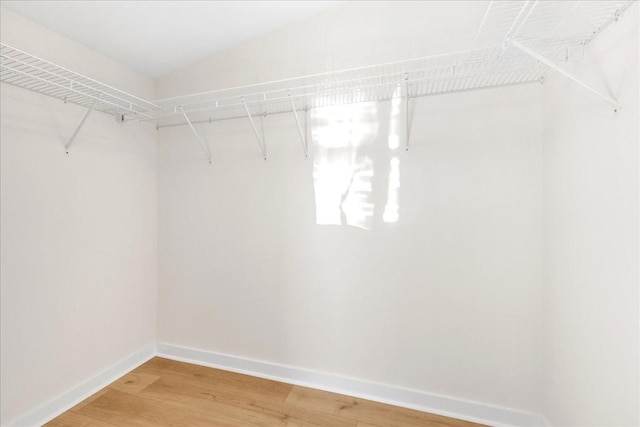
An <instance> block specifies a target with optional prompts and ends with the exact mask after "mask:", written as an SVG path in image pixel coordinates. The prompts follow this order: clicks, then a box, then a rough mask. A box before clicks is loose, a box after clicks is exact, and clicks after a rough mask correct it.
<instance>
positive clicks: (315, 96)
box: [156, 48, 547, 126]
mask: <svg viewBox="0 0 640 427" xmlns="http://www.w3.org/2000/svg"><path fill="white" fill-rule="evenodd" d="M500 52H501V49H498V48H488V49H480V50H473V51H463V52H456V53H451V54H446V55H438V56H431V57H424V58H418V59H412V60H409V61H401V62H392V63H387V64H380V65H375V66H370V67H362V68H355V69H350V70H343V71H338V72H328V73H322V74H316V75H311V76H305V77H298V78H292V79H286V80H280V81H276V82H270V83H264V84H256V85H249V86H243V87H237V88H232V89H222V90H217V91H212V92H205V93H200V94H193V95H187V96H181V97H175V98H168V99H161V100H157V101H156V103H158V104H159V105H161V106H163V107H165V109H164V111H161V112H159V113H158V114H157V116H156V119H157V120H158V121H159V122H160V123H163V125H167V123H171V121H167V120H166V119H167V118H171V117H172V116H177V115H181V114H182V110H184V112H185V113H187V114H189V116H192V117H194V118H196V119H199V120H205V118H203V117H202V116H203V115H205V116H207V117H208V118H207V120H208V119H211V120H223V119H230V118H239V117H246V116H247V114H246V110H245V105H246V106H247V108H248V109H249V111H250V112H251V114H252V115H265V114H266V115H270V114H278V113H286V112H291V111H292V105H291V104H292V103H293V105H294V107H295V109H296V110H303V109H309V108H318V107H325V106H331V105H339V104H347V103H354V102H367V101H384V100H389V99H391V98H393V97H400V96H406V95H407V94H408V96H409V97H410V98H415V97H421V96H429V95H437V94H442V93H449V92H459V91H464V90H472V89H481V88H488V87H496V86H503V85H510V84H518V83H528V82H535V81H540V79H541V78H542V77H543V76H544V74H545V73H546V70H547V67H545V66H542V65H541V64H539V63H538V62H537V61H535V60H533V59H532V58H531V57H529V56H528V55H526V54H523V53H521V52H516V53H514V54H513V55H510V56H509V57H503V58H499V55H500ZM176 123H181V121H177V122H176ZM161 126H162V125H161Z"/></svg>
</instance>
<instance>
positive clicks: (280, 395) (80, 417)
mask: <svg viewBox="0 0 640 427" xmlns="http://www.w3.org/2000/svg"><path fill="white" fill-rule="evenodd" d="M46 426H48V427H108V426H132V427H134V426H144V427H147V426H172V427H177V426H188V427H192V426H193V427H196V426H216V427H231V426H233V427H237V426H243V427H244V426H336V427H342V426H344V427H387V426H389V427H391V426H393V427H412V426H429V427H472V426H479V424H474V423H470V422H466V421H460V420H456V419H453V418H447V417H442V416H439V415H433V414H427V413H424V412H418V411H413V410H409V409H404V408H399V407H396V406H391V405H385V404H381V403H375V402H371V401H368V400H364V399H357V398H353V397H348V396H343V395H340V394H334V393H327V392H324V391H318V390H314V389H309V388H305V387H298V386H293V385H290V384H284V383H280V382H276V381H269V380H265V379H261V378H255V377H251V376H247V375H240V374H235V373H231V372H227V371H221V370H218V369H212V368H206V367H203V366H198V365H192V364H188V363H182V362H175V361H172V360H168V359H163V358H159V357H155V358H153V359H151V360H150V361H148V362H147V363H145V364H143V365H142V366H140V367H138V368H137V369H135V370H133V371H131V372H130V373H129V374H127V375H125V376H124V377H122V378H120V379H119V380H117V381H115V382H114V383H112V384H110V385H109V386H107V387H106V388H104V389H102V390H100V391H99V392H98V393H96V394H94V395H93V396H91V397H89V398H88V399H86V400H85V401H83V402H81V403H79V404H78V405H76V406H75V407H73V408H71V409H70V410H69V411H67V412H65V413H63V414H62V415H60V416H59V417H57V418H55V419H54V420H52V421H50V422H49V423H47V424H46Z"/></svg>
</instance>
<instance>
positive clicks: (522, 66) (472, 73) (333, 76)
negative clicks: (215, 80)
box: [0, 0, 634, 127]
mask: <svg viewBox="0 0 640 427" xmlns="http://www.w3.org/2000/svg"><path fill="white" fill-rule="evenodd" d="M633 1H634V0H607V1H570V0H564V1H545V0H510V1H504V0H494V1H492V2H491V3H490V5H489V7H488V9H487V12H486V13H485V16H484V19H483V21H482V23H481V25H480V28H479V30H478V32H477V34H476V37H475V39H474V41H473V45H472V47H471V49H470V50H468V51H461V52H454V53H449V54H445V55H438V56H429V57H423V58H417V59H411V60H406V61H399V62H391V63H386V64H379V65H374V66H367V67H361V68H354V69H349V70H342V71H334V72H326V73H320V74H314V75H308V76H303V77H294V78H290V79H284V80H279V81H272V82H266V83H259V84H253V85H247V86H241V87H236V88H230V89H221V90H214V91H208V92H202V93H196V94H189V95H184V96H178V97H173V98H166V99H160V100H156V101H153V102H151V101H146V100H143V99H140V98H138V97H135V96H133V95H130V94H127V93H125V92H122V91H120V90H118V89H115V88H113V87H110V86H107V85H104V84H102V83H99V82H97V81H95V80H92V79H90V78H88V77H84V76H82V75H80V74H77V73H74V72H73V71H70V70H67V69H65V68H62V67H59V66H57V65H54V64H52V63H50V62H47V61H44V60H42V59H40V58H37V57H35V56H32V55H29V54H27V53H25V52H22V51H20V50H18V49H15V48H12V47H10V46H7V45H5V44H1V45H0V52H1V59H2V61H1V67H0V70H1V73H0V77H1V79H0V80H2V81H3V82H6V83H9V84H13V85H16V86H20V87H23V88H25V89H30V90H34V91H36V92H40V93H44V94H46V95H49V96H53V97H56V98H59V99H63V100H65V101H68V102H72V103H75V104H78V105H82V106H85V107H87V108H91V107H92V106H93V108H94V109H96V110H98V111H103V112H105V113H109V114H118V115H123V117H124V119H125V120H136V119H137V120H149V121H152V122H154V123H156V124H157V125H158V126H159V127H164V126H171V125H185V124H189V120H188V118H190V119H191V122H193V123H195V122H201V121H215V120H225V119H233V118H240V117H245V118H246V117H247V116H248V115H270V114H279V113H290V112H293V111H294V110H298V111H299V110H304V109H310V108H318V107H325V106H331V105H339V104H347V103H355V102H367V101H385V100H389V99H391V98H394V97H403V98H406V99H410V98H417V97H423V96H430V95H439V94H446V93H453V92H460V91H468V90H476V89H483V88H491V87H500V86H507V85H516V84H524V83H532V82H539V81H541V80H543V79H544V78H545V77H546V76H547V74H548V73H549V72H550V71H551V70H555V71H560V72H563V71H562V68H559V67H558V66H557V64H561V63H563V62H565V61H567V59H568V56H569V55H568V52H569V50H570V49H574V48H576V47H581V46H584V45H585V44H587V43H589V41H591V40H592V39H593V38H594V37H595V36H596V35H597V34H598V33H599V32H601V31H602V30H603V29H604V28H605V27H606V26H607V25H608V24H610V23H611V22H613V21H614V20H615V19H617V18H618V17H619V16H620V15H621V14H622V13H623V12H624V11H625V10H626V9H627V8H628V7H629V6H630V5H631V4H632V3H633ZM583 86H585V87H587V89H590V88H589V87H588V86H586V85H584V84H583ZM590 90H591V91H592V92H595V91H594V90H593V89H590ZM600 96H601V97H603V98H605V99H606V98H607V97H606V96H603V95H600ZM608 101H609V102H611V103H612V104H613V103H614V102H615V100H609V99H608Z"/></svg>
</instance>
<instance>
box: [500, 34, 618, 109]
mask: <svg viewBox="0 0 640 427" xmlns="http://www.w3.org/2000/svg"><path fill="white" fill-rule="evenodd" d="M511 44H512V45H513V46H515V47H517V48H518V49H520V50H521V51H523V52H524V53H526V54H527V55H529V56H531V57H533V58H535V59H537V60H538V61H540V62H542V63H543V64H544V65H546V66H547V67H549V68H551V69H552V70H554V71H557V72H558V73H560V74H562V75H563V76H565V77H566V78H568V79H569V80H571V81H573V82H575V83H577V84H579V85H580V86H582V87H583V88H585V89H587V90H588V91H589V92H591V93H593V94H594V95H597V96H599V97H600V98H602V99H604V100H605V101H607V102H608V103H609V104H611V105H612V106H613V110H614V111H618V110H619V109H620V107H619V105H618V101H617V100H616V99H615V98H612V97H610V96H607V95H605V94H603V93H600V92H598V91H597V90H595V89H594V88H592V87H591V86H589V85H588V84H586V83H584V82H583V81H582V80H580V79H578V78H577V77H576V76H574V75H573V74H571V73H570V72H569V71H567V70H565V69H564V68H562V67H560V66H559V65H557V64H556V63H555V62H553V61H550V60H549V59H547V58H545V57H544V56H542V55H540V54H539V53H538V52H536V51H534V50H533V49H530V48H528V47H527V46H524V45H523V44H522V43H520V42H518V41H516V40H512V41H511Z"/></svg>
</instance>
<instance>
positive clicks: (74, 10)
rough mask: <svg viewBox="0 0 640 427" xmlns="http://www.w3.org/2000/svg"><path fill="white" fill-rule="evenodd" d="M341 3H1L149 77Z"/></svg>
mask: <svg viewBox="0 0 640 427" xmlns="http://www.w3.org/2000/svg"><path fill="white" fill-rule="evenodd" d="M339 3H341V2H340V1H4V0H3V1H2V2H0V4H1V5H2V7H5V8H7V9H9V10H11V11H13V12H15V13H17V14H19V15H22V16H23V17H25V18H27V19H29V20H30V21H33V22H36V23H37V24H40V25H42V26H44V27H46V28H49V29H51V30H53V31H55V32H57V33H59V34H62V35H63V36H65V37H68V38H70V39H71V40H74V41H76V42H78V43H81V44H83V45H85V46H87V47H89V48H91V49H93V50H95V51H97V52H100V53H103V54H104V55H106V56H108V57H110V58H113V59H115V60H116V61H118V62H121V63H123V64H126V65H128V66H130V67H131V68H133V69H134V70H138V71H140V72H142V73H144V74H146V75H148V76H150V77H154V78H155V77H160V76H162V75H165V74H167V73H170V72H171V71H173V70H176V69H178V68H181V67H183V66H185V65H188V64H191V63H193V62H196V61H198V60H199V59H201V58H204V57H206V56H209V55H212V54H215V53H218V52H222V51H224V50H227V49H229V48H232V47H234V46H237V45H239V44H241V43H243V42H246V41H248V40H251V39H253V38H256V37H259V36H261V35H264V34H267V33H270V32H272V31H274V30H277V29H279V28H282V27H285V26H287V25H289V24H292V23H294V22H296V21H300V20H303V19H305V18H308V17H311V16H313V15H316V14H318V13H321V12H323V11H325V10H328V9H330V8H332V7H335V6H336V5H337V4H339Z"/></svg>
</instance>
